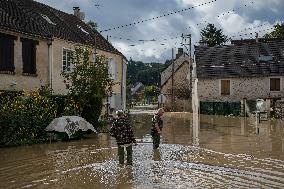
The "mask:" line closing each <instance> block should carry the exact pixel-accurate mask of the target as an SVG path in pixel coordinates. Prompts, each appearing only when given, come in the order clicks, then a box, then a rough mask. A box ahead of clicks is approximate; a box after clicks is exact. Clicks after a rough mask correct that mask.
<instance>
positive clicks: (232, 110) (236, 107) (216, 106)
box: [200, 102, 241, 116]
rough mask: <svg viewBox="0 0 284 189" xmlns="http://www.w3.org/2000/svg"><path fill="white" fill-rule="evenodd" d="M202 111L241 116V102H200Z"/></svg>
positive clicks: (203, 112)
mask: <svg viewBox="0 0 284 189" xmlns="http://www.w3.org/2000/svg"><path fill="white" fill-rule="evenodd" d="M200 113H201V114H206V115H225V116H227V115H233V116H240V114H241V103H240V102H200Z"/></svg>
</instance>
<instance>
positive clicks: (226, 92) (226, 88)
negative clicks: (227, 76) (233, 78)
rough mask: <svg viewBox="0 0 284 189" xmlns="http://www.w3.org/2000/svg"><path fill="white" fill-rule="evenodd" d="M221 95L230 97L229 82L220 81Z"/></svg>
mask: <svg viewBox="0 0 284 189" xmlns="http://www.w3.org/2000/svg"><path fill="white" fill-rule="evenodd" d="M221 95H223V96H225V95H230V80H221Z"/></svg>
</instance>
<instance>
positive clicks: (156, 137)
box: [151, 108, 165, 149]
mask: <svg viewBox="0 0 284 189" xmlns="http://www.w3.org/2000/svg"><path fill="white" fill-rule="evenodd" d="M164 112H165V111H164V109H163V108H160V109H158V111H157V113H155V114H154V115H153V117H152V128H151V135H152V139H153V149H158V148H159V145H160V140H161V134H162V129H163V120H162V118H161V117H162V116H163V114H164Z"/></svg>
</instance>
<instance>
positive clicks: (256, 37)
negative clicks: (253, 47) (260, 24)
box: [255, 32, 259, 43]
mask: <svg viewBox="0 0 284 189" xmlns="http://www.w3.org/2000/svg"><path fill="white" fill-rule="evenodd" d="M255 42H256V43H258V42H259V39H258V33H257V32H256V33H255Z"/></svg>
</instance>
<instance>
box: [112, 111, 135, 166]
mask: <svg viewBox="0 0 284 189" xmlns="http://www.w3.org/2000/svg"><path fill="white" fill-rule="evenodd" d="M116 115H117V117H116V118H114V119H113V122H112V126H111V130H110V135H111V136H112V137H114V138H115V139H116V143H117V146H118V151H117V154H118V159H119V164H124V156H125V152H124V148H126V155H127V165H132V144H133V143H134V144H136V141H135V138H134V132H133V129H132V126H131V124H130V122H129V120H128V119H127V117H125V116H124V113H123V111H122V110H118V111H116Z"/></svg>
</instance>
